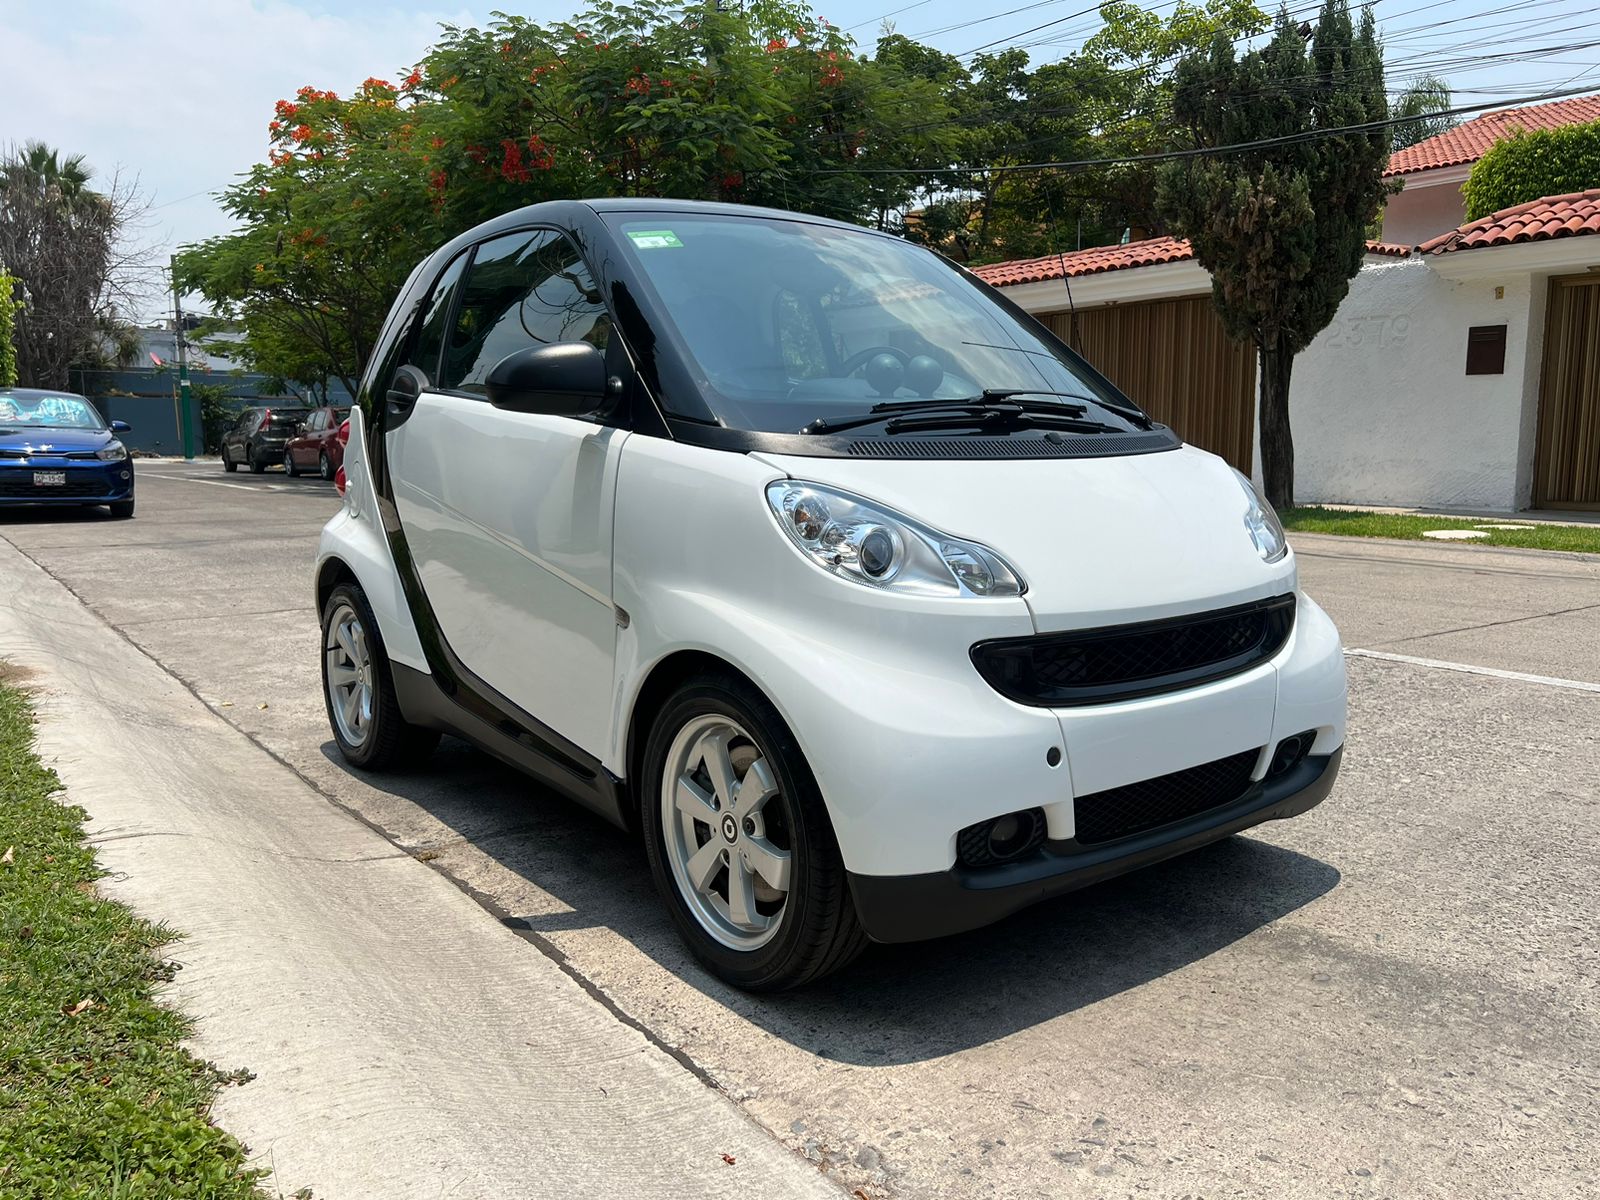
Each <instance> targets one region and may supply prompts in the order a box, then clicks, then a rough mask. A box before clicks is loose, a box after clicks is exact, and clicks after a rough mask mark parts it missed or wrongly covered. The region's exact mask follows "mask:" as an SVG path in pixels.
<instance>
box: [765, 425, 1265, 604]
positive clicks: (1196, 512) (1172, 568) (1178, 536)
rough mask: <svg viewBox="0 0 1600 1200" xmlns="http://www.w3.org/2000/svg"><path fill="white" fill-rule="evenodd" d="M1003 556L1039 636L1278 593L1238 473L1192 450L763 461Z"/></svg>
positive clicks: (776, 456) (769, 456) (768, 457)
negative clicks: (1249, 528) (1021, 586)
mask: <svg viewBox="0 0 1600 1200" xmlns="http://www.w3.org/2000/svg"><path fill="white" fill-rule="evenodd" d="M755 457H758V458H760V459H762V460H763V461H765V462H768V463H770V464H771V465H772V466H774V467H776V468H777V469H778V470H780V471H783V472H785V473H786V474H788V475H789V476H791V477H792V478H795V479H801V480H810V481H812V482H815V483H825V484H830V485H832V486H834V487H839V488H845V489H847V490H849V491H852V492H856V493H858V494H859V495H862V496H864V497H867V498H868V499H872V500H877V501H879V502H881V503H883V504H887V505H889V506H890V507H891V508H895V509H898V510H899V511H900V512H903V513H905V514H906V515H907V516H910V517H915V518H916V519H918V520H920V521H923V522H925V523H927V524H929V525H932V526H934V527H935V528H937V529H940V530H942V531H944V532H945V533H950V534H954V535H955V536H957V537H962V538H967V539H969V540H971V541H976V542H982V543H983V544H984V545H986V546H989V547H991V548H993V549H994V550H997V551H999V553H1000V554H1002V555H1003V556H1004V557H1005V559H1006V561H1007V562H1009V563H1010V564H1011V565H1012V566H1013V567H1015V568H1016V569H1017V571H1018V572H1019V573H1020V574H1021V575H1022V578H1023V579H1024V580H1025V581H1026V582H1027V585H1028V591H1027V595H1026V596H1025V597H1024V599H1025V600H1026V601H1027V603H1028V607H1029V608H1030V609H1031V610H1032V612H1033V616H1034V623H1035V625H1036V627H1037V628H1038V630H1039V632H1041V633H1045V632H1051V631H1054V630H1061V629H1090V628H1094V627H1096V626H1099V625H1120V624H1123V623H1125V622H1131V621H1145V620H1158V619H1160V618H1162V617H1174V616H1182V615H1184V614H1186V613H1192V612H1204V611H1206V610H1207V609H1213V608H1223V607H1226V606H1228V605H1231V604H1244V603H1247V602H1249V601H1251V600H1260V599H1265V598H1266V597H1268V596H1277V595H1282V594H1283V593H1284V592H1289V591H1293V590H1294V587H1295V565H1294V554H1293V553H1292V552H1291V553H1290V554H1289V555H1288V556H1287V557H1285V558H1284V559H1282V560H1280V561H1279V562H1276V563H1270V564H1269V563H1265V562H1262V561H1261V556H1260V555H1259V554H1257V553H1256V548H1255V545H1254V543H1252V542H1251V540H1250V535H1249V534H1248V533H1247V532H1246V530H1245V524H1244V514H1245V511H1246V508H1247V506H1248V501H1247V499H1246V497H1245V494H1244V491H1243V489H1241V488H1240V486H1239V481H1238V480H1237V479H1236V478H1235V477H1234V474H1233V471H1232V469H1231V468H1230V467H1229V466H1228V464H1227V463H1225V462H1223V460H1222V459H1220V458H1218V457H1216V456H1215V455H1212V454H1207V453H1206V452H1205V451H1203V450H1197V449H1195V448H1194V447H1192V446H1185V447H1182V448H1181V449H1178V450H1168V451H1162V452H1159V453H1155V454H1132V455H1122V456H1116V457H1108V458H1048V459H999V460H994V459H990V460H982V461H968V460H956V461H952V460H948V459H945V460H931V461H891V460H883V459H859V458H802V457H799V456H795V455H779V454H758V455H756V456H755Z"/></svg>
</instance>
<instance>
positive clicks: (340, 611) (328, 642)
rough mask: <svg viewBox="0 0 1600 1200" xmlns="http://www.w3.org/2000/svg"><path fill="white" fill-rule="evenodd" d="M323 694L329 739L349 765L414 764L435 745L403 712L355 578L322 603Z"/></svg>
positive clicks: (375, 624)
mask: <svg viewBox="0 0 1600 1200" xmlns="http://www.w3.org/2000/svg"><path fill="white" fill-rule="evenodd" d="M322 698H323V701H324V703H325V704H326V706H327V710H328V727H329V728H330V729H332V730H333V740H334V741H335V742H336V743H338V746H339V753H340V754H342V755H344V759H345V761H346V762H348V763H349V764H350V765H351V766H353V767H360V768H361V769H362V770H366V771H384V770H388V769H390V768H393V767H397V766H410V765H415V764H416V763H418V762H420V761H421V760H422V759H424V758H426V757H427V756H428V754H430V753H431V752H432V751H433V748H434V747H435V746H436V745H438V744H439V734H438V733H437V732H436V731H434V730H431V729H422V728H420V727H418V726H416V725H412V724H410V723H409V722H408V721H407V720H406V719H405V717H404V715H402V713H401V711H400V701H399V698H398V697H397V696H396V694H395V689H394V677H393V674H392V673H391V672H390V670H389V656H388V655H387V654H386V653H385V652H384V648H383V638H382V636H381V635H380V634H379V633H378V622H377V619H376V618H375V617H374V616H373V615H372V606H371V605H370V604H368V603H367V597H366V594H365V593H364V592H362V590H361V588H360V587H359V586H358V585H356V584H353V583H341V584H340V585H339V586H338V587H336V588H334V589H333V591H332V593H331V594H330V595H329V596H328V601H327V603H326V604H324V605H323V606H322Z"/></svg>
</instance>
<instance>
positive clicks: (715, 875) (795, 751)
mask: <svg viewBox="0 0 1600 1200" xmlns="http://www.w3.org/2000/svg"><path fill="white" fill-rule="evenodd" d="M639 786H640V788H641V796H640V815H641V818H642V825H643V827H644V837H645V847H646V850H647V851H648V854H649V858H650V872H651V874H652V876H653V877H654V878H655V882H656V888H657V890H658V891H660V893H661V896H662V899H663V901H664V902H665V903H666V906H667V910H668V912H669V913H670V914H671V916H672V920H673V923H674V924H675V925H676V926H677V927H678V932H679V933H680V934H681V935H682V937H683V939H684V941H685V942H687V943H688V946H689V949H690V950H691V951H693V953H694V955H695V957H696V958H698V959H699V960H700V961H701V963H703V964H704V965H705V966H706V968H707V969H708V970H710V971H711V972H712V974H714V975H716V976H718V977H719V978H721V979H723V980H726V981H727V982H728V983H731V984H733V985H734V986H735V987H740V988H745V989H747V990H749V991H778V990H781V989H783V988H792V987H799V986H801V985H802V984H806V983H810V982H812V981H814V980H817V979H820V978H822V977H823V976H824V975H828V974H831V973H832V972H834V971H837V970H838V969H840V968H841V967H843V966H845V965H846V964H847V963H849V962H850V961H851V960H852V959H853V958H855V957H856V955H858V954H860V953H861V951H862V950H863V949H865V947H866V944H867V937H866V934H865V932H864V931H863V930H862V928H861V925H860V922H859V921H858V920H857V919H856V911H855V906H854V904H853V902H852V901H851V898H850V888H849V883H848V882H847V880H846V878H845V870H844V863H843V860H842V859H841V857H840V854H839V844H838V842H837V840H836V839H835V837H834V833H833V825H832V822H830V821H829V819H828V812H827V808H826V806H825V805H824V804H823V801H822V794H821V792H820V791H819V790H818V788H817V784H816V780H815V779H814V778H813V777H812V774H811V769H810V767H809V766H807V765H806V761H805V758H804V756H803V755H802V754H801V753H800V748H799V746H798V745H797V744H796V742H795V740H794V735H793V734H791V733H790V732H789V730H788V727H787V726H786V725H784V723H783V718H782V717H780V716H779V715H778V711H777V710H776V709H775V708H773V706H772V704H771V703H770V702H769V701H768V700H767V698H766V697H765V696H764V695H762V694H761V692H760V691H759V690H758V689H757V688H756V687H755V686H754V685H752V684H751V683H750V682H749V681H748V680H745V679H743V678H740V677H738V676H736V675H732V674H727V675H708V676H705V677H703V678H700V679H696V680H693V681H691V682H689V683H687V684H685V685H684V686H683V687H682V688H680V689H679V690H678V691H677V692H676V693H675V694H674V695H673V696H672V697H671V698H670V699H669V700H668V701H667V702H666V704H665V706H663V708H662V710H661V712H660V714H659V715H658V716H657V718H656V720H655V723H654V725H653V726H652V728H651V731H650V737H649V741H648V742H647V744H646V746H645V753H644V762H643V769H642V771H641V773H640V776H639Z"/></svg>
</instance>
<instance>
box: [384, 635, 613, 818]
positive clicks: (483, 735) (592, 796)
mask: <svg viewBox="0 0 1600 1200" xmlns="http://www.w3.org/2000/svg"><path fill="white" fill-rule="evenodd" d="M389 669H390V672H391V674H392V675H393V677H394V688H395V693H396V695H397V696H398V697H399V700H400V711H401V712H403V713H405V716H406V720H408V721H410V722H411V723H412V724H413V725H421V726H423V727H424V728H426V729H437V730H440V731H442V732H444V733H453V734H455V735H456V736H457V737H461V738H465V739H466V740H467V741H469V742H471V743H472V744H473V745H475V746H477V747H478V748H479V749H481V750H483V751H485V752H486V753H489V754H492V755H494V756H495V757H496V758H498V759H499V760H500V761H501V762H503V763H506V764H507V765H508V766H512V767H515V768H516V769H517V770H519V771H522V772H524V773H525V774H528V775H531V776H533V778H535V779H537V780H538V781H539V782H540V783H543V784H545V785H546V786H548V787H551V788H554V789H555V790H556V791H558V792H560V793H561V794H562V795H564V796H566V797H568V798H569V799H572V800H576V801H577V802H578V803H579V804H581V805H583V806H584V807H585V808H587V809H590V810H592V811H593V812H595V813H598V814H599V815H600V816H602V817H604V818H605V819H606V820H608V821H610V822H611V823H612V824H613V825H617V826H620V827H621V828H624V829H626V828H627V827H628V819H627V817H626V815H625V813H626V805H625V804H624V798H623V789H622V784H621V781H620V780H618V779H616V778H615V777H614V776H613V775H612V774H611V773H610V772H609V771H607V770H606V769H605V768H604V767H601V766H600V764H599V763H594V764H593V767H592V768H590V767H587V766H585V765H583V764H582V763H579V762H577V761H576V760H574V759H572V758H569V757H568V756H567V755H566V754H564V753H562V751H560V750H559V749H557V748H556V747H555V746H554V745H553V744H552V743H551V742H548V741H546V740H544V739H543V738H541V737H539V736H538V735H537V734H535V733H534V732H533V731H532V730H530V729H529V728H527V727H526V726H524V725H522V724H521V723H519V722H517V721H513V720H511V719H510V718H508V717H506V716H504V715H502V714H499V713H498V712H496V711H495V710H494V709H493V708H492V707H489V706H487V705H486V704H485V703H484V702H483V701H481V700H480V699H479V698H477V697H474V696H473V695H472V694H471V693H463V692H461V691H459V690H458V691H457V693H456V694H455V695H454V696H451V695H448V694H446V692H445V690H444V688H443V687H442V686H441V685H440V681H439V679H438V678H437V677H436V676H432V675H426V674H424V673H423V672H421V671H416V670H413V669H412V668H410V667H406V666H402V665H401V664H399V663H391V664H389ZM523 715H524V717H525V719H526V720H528V721H533V718H532V717H527V716H526V714H523ZM534 724H536V725H537V724H538V723H537V722H534ZM541 728H542V727H541ZM545 733H546V734H547V735H548V737H549V738H552V739H555V740H556V741H560V737H559V735H557V734H556V733H554V732H552V731H549V730H545ZM574 749H575V748H574ZM579 753H581V751H580V752H579Z"/></svg>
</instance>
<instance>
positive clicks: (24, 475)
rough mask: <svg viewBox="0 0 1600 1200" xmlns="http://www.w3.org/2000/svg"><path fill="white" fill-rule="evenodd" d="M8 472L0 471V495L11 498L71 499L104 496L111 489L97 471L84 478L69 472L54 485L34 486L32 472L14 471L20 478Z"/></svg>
mask: <svg viewBox="0 0 1600 1200" xmlns="http://www.w3.org/2000/svg"><path fill="white" fill-rule="evenodd" d="M10 474H11V473H10V472H0V496H4V497H7V498H9V499H12V500H16V499H30V500H56V499H62V498H65V499H73V498H75V497H79V496H104V495H106V494H107V493H108V492H110V491H111V486H110V485H109V484H108V483H107V482H106V479H105V476H104V475H102V474H101V473H100V472H98V471H94V472H91V473H89V476H88V478H86V479H74V478H73V476H72V475H71V474H69V475H68V476H67V481H66V482H65V483H63V484H58V485H57V486H55V487H35V486H34V482H33V472H31V471H18V472H15V474H17V475H18V476H20V478H15V479H13V478H10V477H9V475H10Z"/></svg>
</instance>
